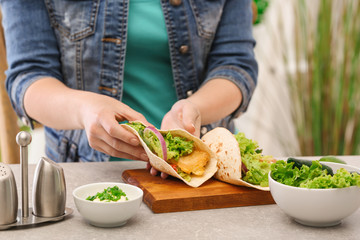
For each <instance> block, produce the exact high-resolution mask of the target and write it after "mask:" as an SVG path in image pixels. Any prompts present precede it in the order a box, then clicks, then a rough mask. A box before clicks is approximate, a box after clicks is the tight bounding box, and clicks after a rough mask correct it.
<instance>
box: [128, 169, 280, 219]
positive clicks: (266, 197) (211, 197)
mask: <svg viewBox="0 0 360 240" xmlns="http://www.w3.org/2000/svg"><path fill="white" fill-rule="evenodd" d="M122 178H123V180H124V182H126V183H129V184H132V185H135V186H138V187H140V188H141V189H142V190H143V191H144V198H143V200H144V202H145V204H146V205H148V207H149V208H150V209H151V210H152V211H153V212H154V213H166V212H181V211H191V210H202V209H214V208H227V207H241V206H252V205H264V204H274V203H275V202H274V200H273V198H272V196H271V194H270V192H267V191H260V190H257V189H254V188H247V187H240V186H235V185H231V184H227V183H224V182H221V181H218V180H215V179H213V178H212V179H209V180H208V181H207V182H205V183H204V184H202V185H201V186H200V187H198V188H193V187H190V186H188V185H186V184H185V183H184V182H182V181H181V180H179V179H177V178H174V177H171V176H169V177H168V178H167V179H162V178H160V177H159V176H152V175H150V173H149V171H148V170H146V169H134V170H125V171H124V172H123V175H122Z"/></svg>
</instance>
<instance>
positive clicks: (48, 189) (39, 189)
mask: <svg viewBox="0 0 360 240" xmlns="http://www.w3.org/2000/svg"><path fill="white" fill-rule="evenodd" d="M32 202H33V214H34V215H35V216H38V217H58V216H61V215H63V214H64V213H65V204H66V184H65V177H64V171H63V169H62V167H61V166H60V165H59V164H57V163H55V162H54V161H52V160H50V159H48V158H45V157H42V158H41V159H40V161H39V162H38V164H37V166H36V170H35V175H34V182H33V195H32Z"/></svg>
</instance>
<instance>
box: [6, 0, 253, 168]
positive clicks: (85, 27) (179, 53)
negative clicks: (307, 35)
mask: <svg viewBox="0 0 360 240" xmlns="http://www.w3.org/2000/svg"><path fill="white" fill-rule="evenodd" d="M1 7H2V12H3V25H4V29H5V37H6V43H7V54H8V64H9V69H8V71H7V82H6V87H7V90H8V93H9V96H10V98H11V101H12V104H13V106H14V109H15V110H16V112H17V114H18V115H19V117H20V118H21V119H22V120H23V121H24V122H26V123H27V124H30V125H32V121H34V120H35V121H38V122H40V123H42V124H43V125H44V126H46V127H45V134H46V154H47V155H48V157H49V158H51V159H53V160H55V161H58V162H73V161H109V160H113V159H115V158H127V159H140V160H144V161H147V156H146V154H145V152H144V150H143V149H142V148H141V147H140V145H139V141H138V140H137V139H136V137H135V136H134V135H132V134H130V133H129V132H127V131H126V130H125V129H123V128H122V127H121V126H119V124H118V123H119V122H122V121H133V120H140V121H142V122H144V123H145V124H153V125H155V126H156V127H158V128H159V127H161V128H162V129H170V128H183V129H185V130H187V131H189V132H190V133H192V134H194V135H196V136H200V134H204V133H205V132H206V131H207V130H210V129H211V128H213V127H215V126H219V125H221V126H224V127H227V128H229V129H230V130H233V122H232V120H233V119H234V118H235V117H238V116H239V114H240V113H241V112H244V111H245V110H246V108H247V106H248V104H249V101H250V98H251V95H252V93H253V91H254V88H255V85H256V79H257V63H256V60H255V58H254V53H253V48H254V46H255V41H254V39H253V37H252V14H251V1H250V0H242V1H239V0H227V1H226V0H218V1H192V0H169V1H167V0H124V1H115V0H114V1H112V0H107V1H101V0H88V1H59V0H45V1H41V0H34V1H26V0H19V1H12V0H1ZM151 172H152V173H153V174H155V173H156V171H154V170H152V171H151Z"/></svg>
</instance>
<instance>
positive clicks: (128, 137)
mask: <svg viewBox="0 0 360 240" xmlns="http://www.w3.org/2000/svg"><path fill="white" fill-rule="evenodd" d="M24 105H25V109H26V112H27V113H28V115H29V116H30V117H32V118H33V119H36V120H37V121H39V122H40V123H42V124H43V125H46V126H48V127H51V128H55V129H85V131H86V135H87V137H88V141H89V145H90V146H91V147H92V148H94V149H95V150H98V151H101V152H103V153H106V154H108V155H110V156H114V157H119V158H127V159H137V160H144V161H148V157H147V155H146V154H145V150H144V149H143V147H142V146H141V145H140V142H139V140H138V139H137V137H136V136H135V135H134V134H132V133H130V132H128V131H127V130H125V129H124V128H123V127H122V126H121V125H120V124H119V122H122V121H125V120H127V121H136V120H138V121H141V122H143V123H144V124H146V125H149V123H148V122H147V121H146V119H145V117H144V116H143V115H142V114H140V113H138V112H136V111H134V110H133V109H131V108H130V107H129V106H127V105H125V104H123V103H122V102H120V101H118V100H116V99H114V98H111V97H108V96H106V95H101V94H97V93H93V92H88V91H83V90H76V89H71V88H68V87H67V86H65V85H64V84H63V83H62V82H60V81H58V80H56V79H54V78H51V77H44V78H41V79H39V80H37V81H36V82H34V83H33V84H31V86H29V88H28V90H27V91H26V93H25V97H24Z"/></svg>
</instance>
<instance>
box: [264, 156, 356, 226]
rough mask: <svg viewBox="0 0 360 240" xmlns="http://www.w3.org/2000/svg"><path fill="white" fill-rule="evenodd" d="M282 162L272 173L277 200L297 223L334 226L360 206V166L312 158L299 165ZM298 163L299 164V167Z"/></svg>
mask: <svg viewBox="0 0 360 240" xmlns="http://www.w3.org/2000/svg"><path fill="white" fill-rule="evenodd" d="M298 163H299V162H295V164H294V163H289V162H285V161H278V162H277V163H276V164H274V165H272V168H271V171H270V172H269V187H270V192H271V195H272V197H273V198H274V201H275V202H276V204H277V205H278V206H279V208H280V209H281V210H283V212H284V213H286V214H287V215H288V216H289V217H290V218H292V219H294V220H295V221H296V222H298V223H300V224H303V225H307V226H312V227H330V226H335V225H338V224H340V223H341V221H342V220H343V219H344V218H346V217H348V216H350V215H351V214H353V213H354V212H355V211H357V210H358V208H359V207H360V175H359V173H360V169H359V168H356V167H354V166H350V165H347V164H339V163H334V162H326V163H325V162H324V163H320V162H319V161H312V162H310V164H305V166H304V165H301V162H300V165H301V167H300V165H297V164H298ZM295 165H297V166H295Z"/></svg>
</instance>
